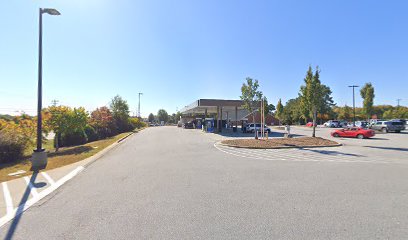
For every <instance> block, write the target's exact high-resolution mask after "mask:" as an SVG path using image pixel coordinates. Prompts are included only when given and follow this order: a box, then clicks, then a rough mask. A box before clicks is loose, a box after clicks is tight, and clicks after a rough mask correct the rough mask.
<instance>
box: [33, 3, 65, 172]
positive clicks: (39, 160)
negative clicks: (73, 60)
mask: <svg viewBox="0 0 408 240" xmlns="http://www.w3.org/2000/svg"><path fill="white" fill-rule="evenodd" d="M44 13H47V14H50V15H60V13H59V12H58V11H57V10H56V9H52V8H44V9H43V8H40V9H39V35H38V101H37V149H35V150H34V153H33V156H32V160H31V164H32V168H33V169H41V168H45V166H46V165H47V153H46V152H45V149H43V148H42V116H41V110H42V15H43V14H44Z"/></svg>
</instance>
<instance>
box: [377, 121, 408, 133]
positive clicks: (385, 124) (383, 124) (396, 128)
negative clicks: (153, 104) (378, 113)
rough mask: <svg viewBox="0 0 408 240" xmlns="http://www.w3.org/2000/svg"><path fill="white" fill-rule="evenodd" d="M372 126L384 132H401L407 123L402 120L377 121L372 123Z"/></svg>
mask: <svg viewBox="0 0 408 240" xmlns="http://www.w3.org/2000/svg"><path fill="white" fill-rule="evenodd" d="M370 128H371V129H373V130H377V131H381V132H383V133H387V132H396V133H399V132H401V131H402V130H405V125H404V123H403V122H402V121H377V122H376V123H374V124H372V125H371V127H370Z"/></svg>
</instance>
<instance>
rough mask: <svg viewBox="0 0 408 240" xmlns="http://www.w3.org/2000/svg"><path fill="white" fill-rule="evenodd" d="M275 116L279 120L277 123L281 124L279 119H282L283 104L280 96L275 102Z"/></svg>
mask: <svg viewBox="0 0 408 240" xmlns="http://www.w3.org/2000/svg"><path fill="white" fill-rule="evenodd" d="M275 117H276V118H277V119H278V120H279V125H281V121H282V120H283V105H282V100H281V99H280V98H279V101H278V104H276V111H275Z"/></svg>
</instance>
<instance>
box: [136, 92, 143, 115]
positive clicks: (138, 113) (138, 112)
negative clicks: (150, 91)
mask: <svg viewBox="0 0 408 240" xmlns="http://www.w3.org/2000/svg"><path fill="white" fill-rule="evenodd" d="M140 95H143V93H141V92H140V93H139V104H138V108H137V116H138V117H140Z"/></svg>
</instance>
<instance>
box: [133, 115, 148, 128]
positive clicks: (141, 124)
mask: <svg viewBox="0 0 408 240" xmlns="http://www.w3.org/2000/svg"><path fill="white" fill-rule="evenodd" d="M129 121H130V125H131V126H132V129H139V128H142V127H146V123H144V122H142V121H140V119H139V118H130V119H129Z"/></svg>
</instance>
